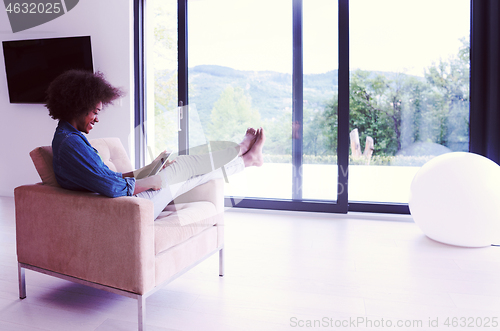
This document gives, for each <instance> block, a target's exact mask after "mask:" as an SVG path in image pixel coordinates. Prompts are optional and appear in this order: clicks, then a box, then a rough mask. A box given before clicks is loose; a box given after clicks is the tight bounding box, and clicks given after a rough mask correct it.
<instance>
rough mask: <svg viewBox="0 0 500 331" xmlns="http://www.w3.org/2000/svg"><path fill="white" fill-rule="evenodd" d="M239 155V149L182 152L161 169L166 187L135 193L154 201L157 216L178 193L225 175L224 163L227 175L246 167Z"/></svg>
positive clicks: (180, 193) (155, 215)
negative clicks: (192, 152) (193, 152)
mask: <svg viewBox="0 0 500 331" xmlns="http://www.w3.org/2000/svg"><path fill="white" fill-rule="evenodd" d="M235 155H237V152H236V153H235V152H234V149H233V150H230V149H228V150H225V151H220V152H214V153H213V155H212V154H211V155H207V154H205V155H180V156H178V157H177V158H176V159H175V162H174V163H173V164H171V165H170V166H168V167H166V168H165V169H163V170H162V171H161V172H160V174H161V175H162V176H163V177H164V178H165V179H166V182H167V183H168V185H167V186H166V187H165V188H162V189H161V190H157V191H155V190H147V191H144V192H141V193H139V194H136V195H135V196H136V197H139V198H144V199H148V200H151V201H153V203H154V218H155V219H156V218H157V217H158V216H159V215H160V213H161V212H162V211H163V209H165V207H166V206H167V205H168V204H169V203H170V202H172V200H174V199H175V198H177V197H178V196H180V195H182V194H184V193H186V192H188V191H189V190H191V189H193V188H195V187H197V186H199V185H202V184H205V183H207V182H208V181H210V180H212V179H217V178H224V173H223V172H222V169H221V167H224V171H225V174H226V176H231V175H233V174H236V173H238V172H241V171H243V169H245V164H244V162H243V159H242V158H241V157H239V156H237V157H235ZM207 157H208V159H207ZM231 159H232V160H231ZM225 160H226V162H224V161H225ZM229 160H230V161H229ZM227 161H229V162H227ZM214 164H215V167H214Z"/></svg>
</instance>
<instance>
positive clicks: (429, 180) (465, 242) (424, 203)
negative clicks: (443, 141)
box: [409, 152, 500, 247]
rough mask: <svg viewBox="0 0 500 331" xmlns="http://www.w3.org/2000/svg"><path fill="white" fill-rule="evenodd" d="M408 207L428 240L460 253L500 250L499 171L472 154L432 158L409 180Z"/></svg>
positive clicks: (487, 160) (493, 163)
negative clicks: (497, 246) (460, 249)
mask: <svg viewBox="0 0 500 331" xmlns="http://www.w3.org/2000/svg"><path fill="white" fill-rule="evenodd" d="M409 207H410V212H411V215H412V216H413V220H414V221H415V223H416V224H417V225H418V226H419V227H420V229H421V230H422V231H423V232H424V233H425V234H426V235H427V236H428V237H429V238H431V239H433V240H436V241H439V242H442V243H445V244H450V245H456V246H465V247H485V246H490V245H491V244H500V166H499V165H497V164H496V163H495V162H493V161H491V160H489V159H487V158H485V157H483V156H480V155H477V154H473V153H465V152H454V153H448V154H443V155H440V156H438V157H435V158H434V159H432V160H430V161H429V162H427V163H426V164H424V165H423V166H422V168H421V169H420V170H419V171H418V172H417V174H416V175H415V177H414V178H413V181H412V183H411V187H410V199H409Z"/></svg>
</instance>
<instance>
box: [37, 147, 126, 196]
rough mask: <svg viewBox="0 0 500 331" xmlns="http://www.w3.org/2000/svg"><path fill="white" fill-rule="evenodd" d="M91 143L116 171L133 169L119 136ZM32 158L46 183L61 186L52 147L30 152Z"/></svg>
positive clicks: (106, 162) (105, 161)
mask: <svg viewBox="0 0 500 331" xmlns="http://www.w3.org/2000/svg"><path fill="white" fill-rule="evenodd" d="M89 142H90V144H91V145H92V146H93V147H94V148H95V149H97V151H98V152H99V155H100V156H101V158H102V160H103V162H104V164H106V165H107V166H108V167H109V168H110V169H111V170H113V171H116V172H128V171H132V170H133V169H132V164H131V163H130V160H129V158H128V156H127V152H126V151H125V148H123V145H122V143H121V141H120V139H118V138H100V139H91V140H89ZM30 156H31V160H32V161H33V163H34V164H35V168H36V171H37V172H38V175H39V176H40V178H41V179H42V183H43V184H45V185H50V186H55V187H60V186H59V184H58V183H57V180H56V175H55V174H54V168H53V166H52V158H53V155H52V147H51V146H41V147H37V148H35V149H34V150H32V151H31V152H30Z"/></svg>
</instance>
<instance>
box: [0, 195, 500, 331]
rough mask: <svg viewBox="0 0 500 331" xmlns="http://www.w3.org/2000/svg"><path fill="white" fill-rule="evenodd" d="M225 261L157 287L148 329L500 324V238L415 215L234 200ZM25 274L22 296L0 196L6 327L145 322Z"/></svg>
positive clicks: (90, 292) (99, 296)
mask: <svg viewBox="0 0 500 331" xmlns="http://www.w3.org/2000/svg"><path fill="white" fill-rule="evenodd" d="M225 271H226V275H225V276H224V277H219V276H218V258H217V256H213V257H211V258H209V259H208V260H206V261H205V262H203V263H202V264H200V265H199V266H197V267H195V268H194V269H192V270H191V271H189V272H188V273H186V274H185V275H183V276H182V277H180V278H178V279H176V280H175V281H173V282H172V283H170V284H168V285H167V286H165V287H164V288H163V289H162V290H160V291H158V292H156V293H155V294H153V295H152V296H150V297H149V298H148V299H147V302H146V304H147V317H146V321H147V324H148V326H149V328H148V329H149V330H163V331H164V330H201V331H204V330H228V331H233V330H235V331H238V330H273V331H274V330H300V329H302V330H333V329H344V330H349V329H350V330H380V329H382V328H386V327H392V328H393V329H399V330H445V329H449V330H459V329H462V327H461V325H462V326H464V327H463V329H467V330H471V329H473V330H480V329H485V330H493V329H500V326H499V325H498V324H499V323H500V321H499V320H500V276H499V275H500V247H487V248H474V249H470V248H460V247H453V246H448V245H444V244H440V243H437V242H434V241H432V240H430V239H428V238H427V237H425V236H424V235H423V234H422V233H421V231H420V230H419V229H418V227H417V226H416V225H415V224H414V223H413V222H412V221H411V218H410V217H409V216H391V215H366V214H349V215H328V214H311V213H292V212H263V211H254V210H235V209H232V210H228V211H227V212H226V270H225ZM26 279H27V295H28V296H27V298H26V299H25V300H19V298H18V287H17V261H16V253H15V221H14V202H13V199H12V198H9V197H0V330H8V331H10V330H51V331H53V330H65V331H66V330H72V331H73V330H99V331H102V330H136V329H137V321H136V317H137V310H136V309H137V306H136V301H135V300H132V299H129V298H126V297H121V296H119V295H115V294H111V293H108V292H104V291H99V290H95V289H92V288H88V287H85V286H82V285H77V284H73V283H71V282H67V281H63V280H59V279H56V278H53V277H49V276H45V275H42V274H38V273H35V272H31V271H29V270H28V271H26ZM480 325H481V327H479V326H480ZM495 325H496V327H494V326H495ZM470 326H473V327H470Z"/></svg>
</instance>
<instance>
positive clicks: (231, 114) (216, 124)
mask: <svg viewBox="0 0 500 331" xmlns="http://www.w3.org/2000/svg"><path fill="white" fill-rule="evenodd" d="M251 105H252V102H251V100H250V97H248V96H247V95H245V93H244V91H243V89H241V88H239V87H236V88H234V87H232V86H228V87H227V88H226V89H225V90H224V91H223V92H222V94H221V95H220V97H219V99H218V100H217V101H216V102H215V104H214V108H213V109H212V113H211V115H210V118H211V122H210V124H209V125H208V132H207V135H208V137H209V140H227V141H240V140H241V139H242V137H243V134H244V133H245V131H246V130H247V128H248V127H249V126H252V127H259V126H260V114H259V111H258V110H256V109H253V108H252V106H251Z"/></svg>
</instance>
